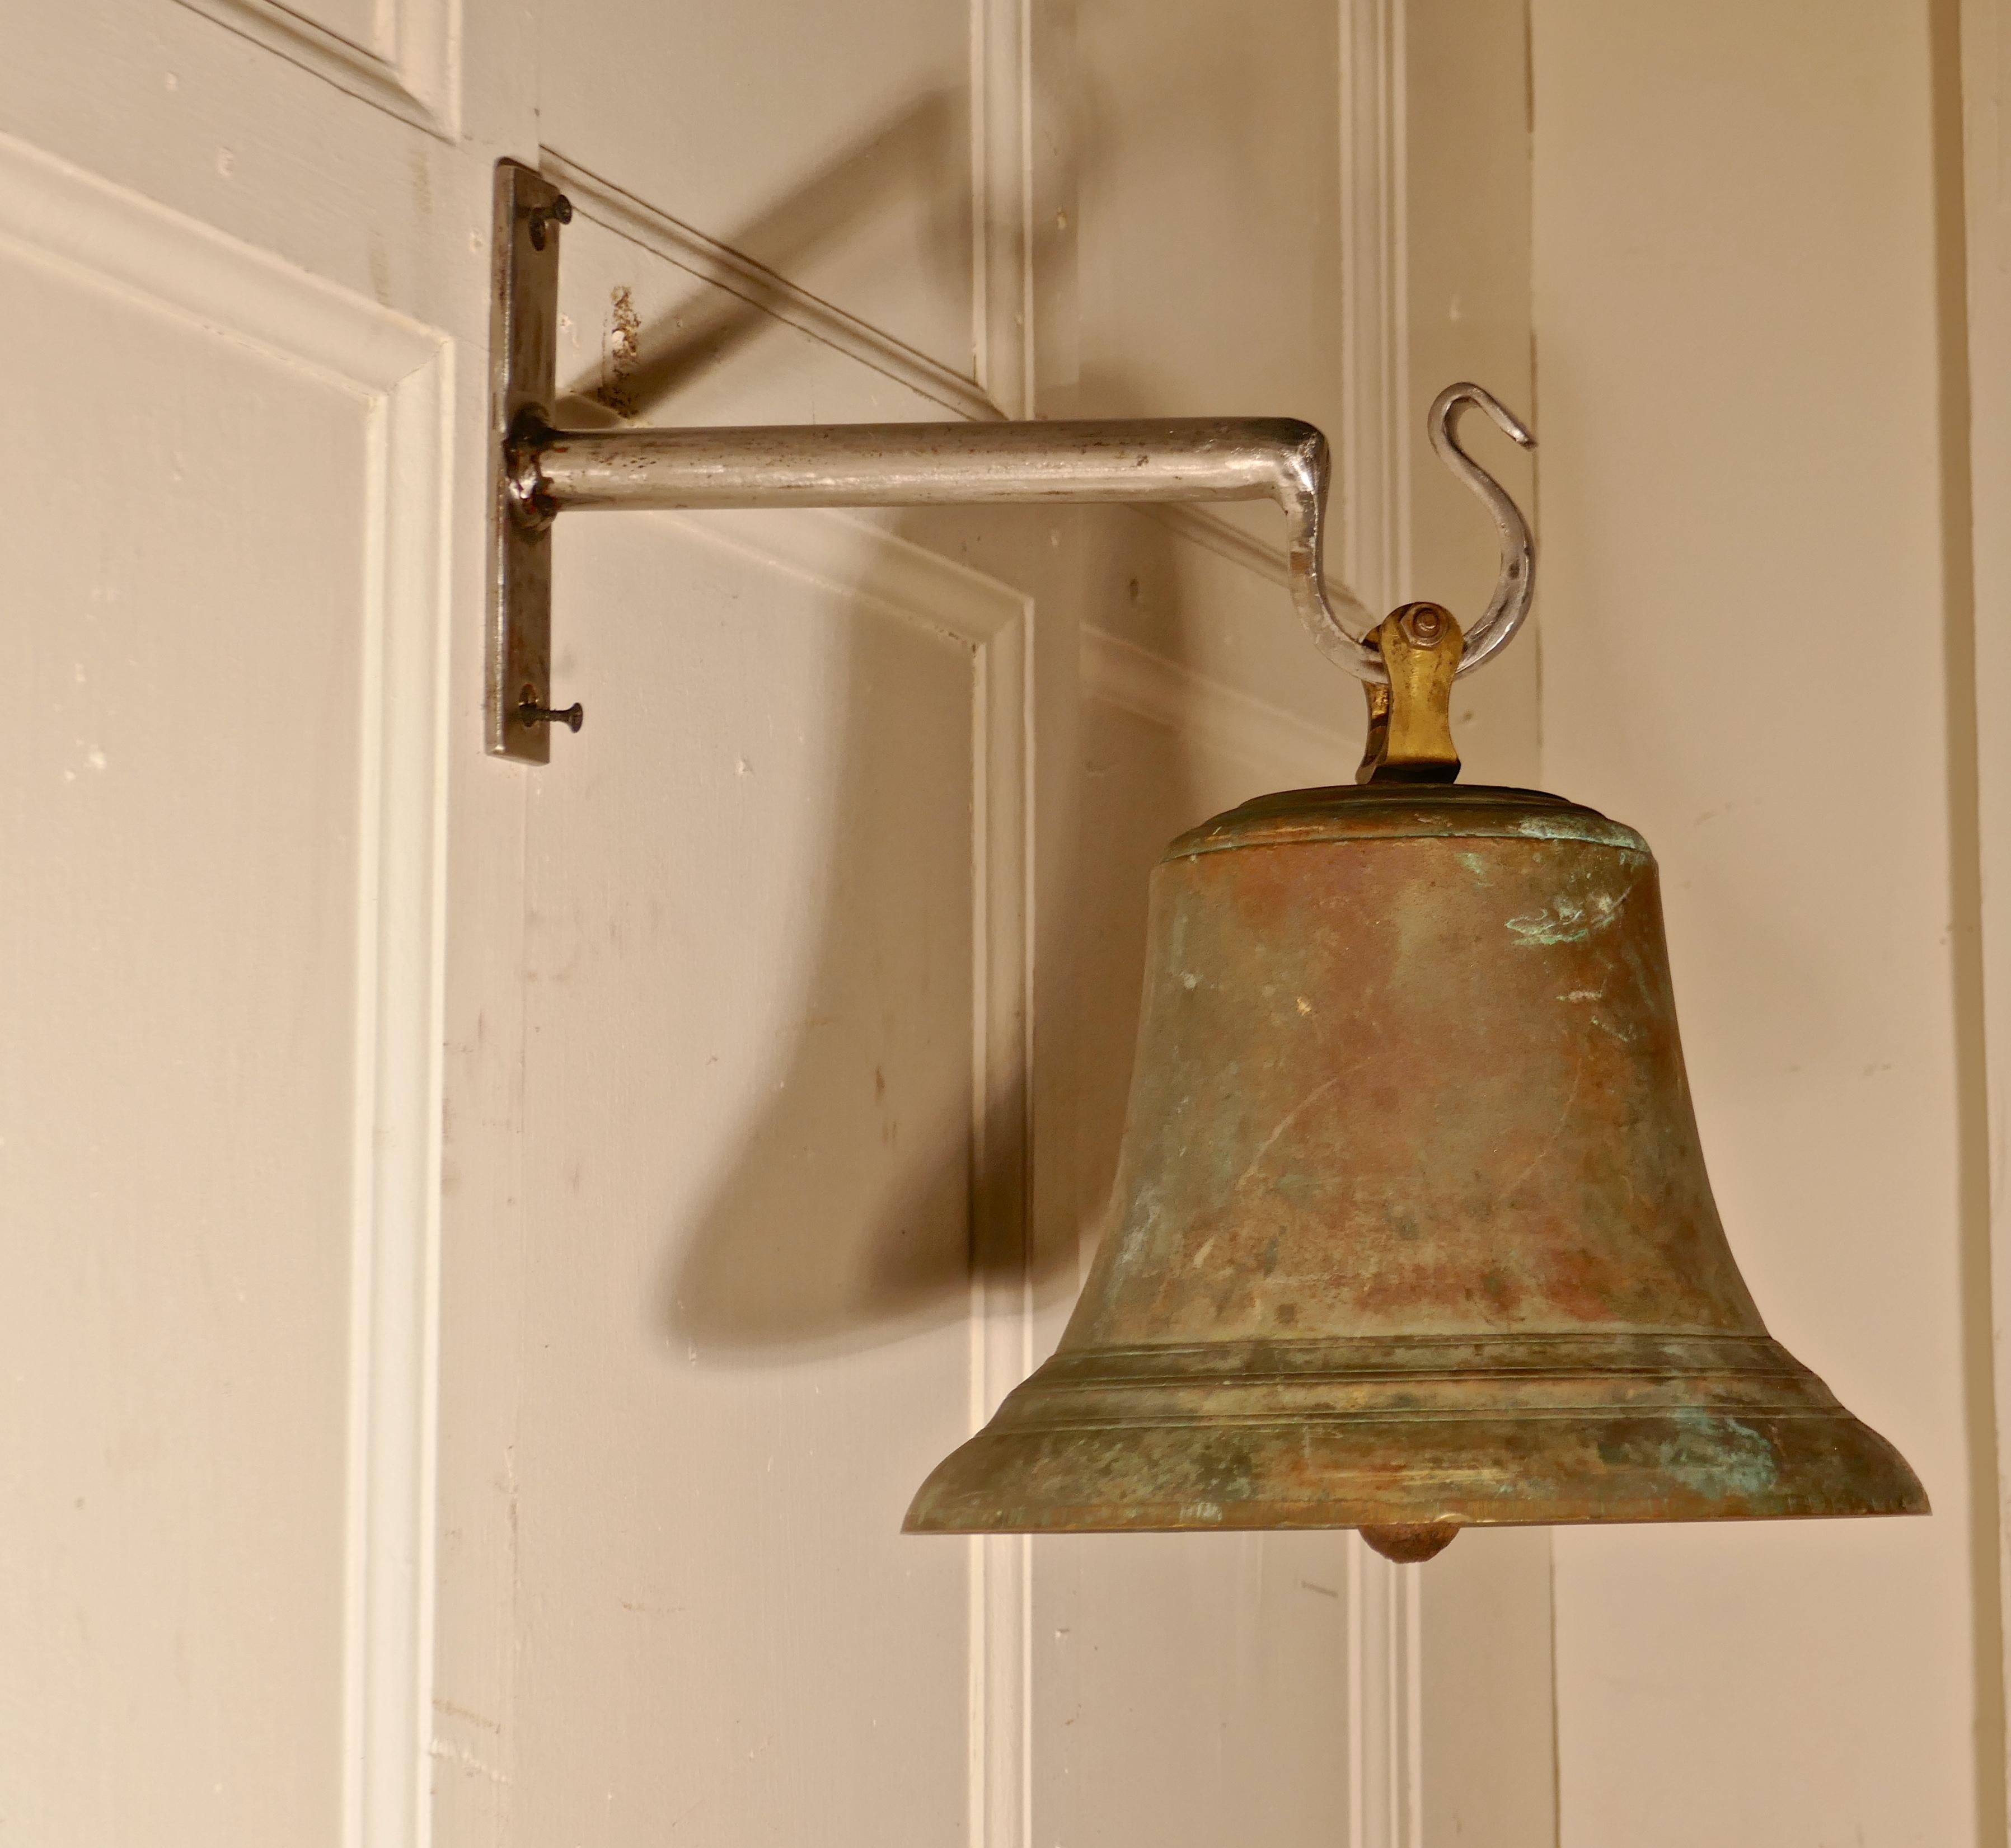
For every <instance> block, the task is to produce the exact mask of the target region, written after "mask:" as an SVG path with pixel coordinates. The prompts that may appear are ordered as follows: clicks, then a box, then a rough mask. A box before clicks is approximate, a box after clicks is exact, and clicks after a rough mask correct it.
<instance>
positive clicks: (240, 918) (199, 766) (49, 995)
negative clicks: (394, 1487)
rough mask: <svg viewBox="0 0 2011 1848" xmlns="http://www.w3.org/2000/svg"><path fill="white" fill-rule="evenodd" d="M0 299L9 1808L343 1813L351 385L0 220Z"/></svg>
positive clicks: (0, 991) (353, 607) (2, 1589)
mask: <svg viewBox="0 0 2011 1848" xmlns="http://www.w3.org/2000/svg"><path fill="white" fill-rule="evenodd" d="M204 248H206V247H194V246H192V247H191V260H198V259H200V258H201V255H202V250H203V249H204ZM0 324H4V325H5V327H6V329H7V330H8V336H7V340H6V343H5V347H4V351H0V379H4V382H5V383H4V390H5V395H6V398H7V401H8V402H9V404H10V406H11V407H12V415H13V416H14V418H16V420H17V421H18V424H19V426H20V428H22V429H34V430H35V431H37V437H36V440H35V446H36V451H37V460H36V465H35V466H34V468H29V469H23V470H20V471H18V472H17V473H16V478H15V479H14V480H13V482H12V486H11V487H10V490H9V495H10V505H9V519H8V525H9V540H8V582H7V595H6V598H5V605H4V614H0V621H4V623H5V628H6V632H7V646H6V655H7V659H8V661H9V664H10V679H11V685H10V689H9V696H8V706H9V738H10V749H9V768H8V772H7V774H6V776H5V779H4V783H0V790H4V793H0V853H4V855H5V860H6V863H7V864H8V865H9V867H11V868H12V870H13V871H12V878H11V879H10V888H11V892H12V896H11V897H10V899H9V902H8V903H7V904H6V905H5V906H4V907H0V1017H4V1018H5V1020H6V1023H7V1027H6V1036H7V1056H6V1057H5V1059H4V1060H0V1191H4V1195H5V1199H6V1201H7V1202H8V1205H7V1211H6V1220H5V1223H6V1227H7V1230H6V1233H5V1236H4V1237H0V1352H4V1354H5V1356H6V1360H5V1368H4V1370H0V1378H4V1380H5V1387H4V1391H5V1398H6V1401H7V1409H6V1412H5V1422H6V1425H7V1427H8V1430H9V1437H8V1440H7V1442H6V1444H5V1447H4V1449H3V1450H0V1635H4V1636H5V1638H6V1639H7V1642H6V1654H7V1658H8V1671H7V1673H6V1674H5V1676H3V1677H0V1736H4V1737H5V1739H6V1740H7V1741H8V1744H7V1747H6V1749H5V1751H4V1752H0V1817H4V1818H5V1821H6V1825H7V1828H8V1829H9V1832H12V1833H14V1834H17V1835H18V1836H19V1837H20V1839H22V1840H23V1841H24V1842H25V1841H47V1842H55V1841H58V1840H61V1841H65V1842H69V1841H77V1842H82V1841H94V1842H116V1841H132V1842H137V1841H142V1840H147V1841H168V1840H176V1841H191V1842H193V1841H198V1840H200V1841H217V1842H224V1841H230V1842H273V1843H278V1842H287V1843H300V1844H314V1843H329V1844H333V1843H335V1842H336V1841H337V1840H338V1839H340V1829H341V1807H342V1798H341V1786H342V1782H343V1745H342V1740H343V1646H344V1610H345V1601H344V1598H345V1594H344V1581H345V1569H346V1565H345V1556H346V1551H347V1544H346V1528H347V1469H348V1460H347V1459H348V1451H347V1445H348V1440H349V1395H350V1387H351V1351H350V1350H351V1264H352V1248H353V1224H354V1202H353V1199H352V1184H353V1181H354V1153H355V1146H354V1145H355V1127H354V1125H355V1120H356V1096H357V1085H358V1076H359V1074H358V1059H357V1051H356V1020H357V1013H358V981H359V973H360V972H359V968H358V956H357V949H356V945H357V942H358V928H359V909H358V907H359V888H358V864H359V859H360V856H361V851H362V849H363V845H364V843H363V842H361V840H360V839H359V825H360V820H361V814H362V812H363V807H364V800H365V790H364V787H363V781H362V777H361V749H362V739H363V723H362V718H363V711H364V707H365V699H366V696H367V694H368V686H367V684H366V679H365V666H366V661H367V658H368V652H369V650H368V636H367V633H366V621H365V612H366V583H367V578H366V565H367V562H368V561H367V557H366V536H365V529H366V521H365V493H364V489H365V482H366V479H367V469H368V464H369V459H370V457H369V445H368V437H369V432H368V427H367V411H366V407H365V401H364V400H363V398H362V397H361V396H358V395H353V394H351V393H347V392H345V391H343V390H340V389H338V388H336V386H333V385H331V384H330V383H329V382H328V381H327V380H326V378H325V377H317V376H312V375H310V374H308V373H307V372H302V371H297V370H294V369H290V368H289V367H288V366H287V365H284V364H283V363H281V362H279V361H276V360H273V359H271V358H267V357H265V356H263V355H262V354H259V353H258V352H256V351H254V350H252V349H251V348H250V347H247V346H246V345H245V344H243V343H242V342H240V341H238V340H233V339H230V338H226V337H225V336H222V335H220V334H219V333H216V332H215V331H213V330H212V329H207V328H204V327H201V326H197V325H195V324H194V323H193V322H189V321H186V320H183V319H180V318H179V317H176V316H173V315H169V314H167V313H166V312H155V310H153V309H152V308H149V307H148V306H146V305H144V304H142V303H140V302H137V301H134V300H132V299H130V298H128V297H122V296H118V295H114V294H111V293H109V292H101V291H99V290H97V289H95V288H94V287H91V286H89V285H87V284H85V283H80V282H79V281H77V280H74V279H73V276H72V275H71V273H70V272H64V271H59V270H56V269H43V268H41V267H40V266H39V265H37V264H35V263H34V262H28V261H26V260H23V259H22V258H19V257H18V256H15V255H9V256H8V257H7V258H5V261H4V262H0Z"/></svg>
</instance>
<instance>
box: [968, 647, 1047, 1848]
mask: <svg viewBox="0 0 2011 1848" xmlns="http://www.w3.org/2000/svg"><path fill="white" fill-rule="evenodd" d="M1031 627H1032V625H1031V622H1030V619H1029V618H1027V617H1026V616H1020V617H1019V618H1016V619H1014V620H1013V621H1009V622H1008V623H1007V624H1006V625H1005V626H1004V627H1003V628H1000V629H998V630H997V631H996V632H994V633H993V634H992V635H991V636H989V637H988V639H986V640H984V641H983V642H982V643H980V644H979V646H977V649H976V650H975V651H974V657H973V707H974V711H973V720H974V724H973V736H974V739H975V741H976V743H977V750H976V751H975V752H974V753H973V757H974V758H975V762H974V763H973V789H974V792H975V799H974V802H973V815H972V849H973V851H972V861H973V865H972V874H973V878H972V890H973V900H974V910H975V913H976V915H975V917H973V942H974V943H975V945H976V946H977V958H976V961H977V969H976V970H975V972H974V980H973V998H974V999H975V1002H976V1007H975V1010H974V1011H975V1014H976V1019H975V1020H974V1022H973V1034H972V1045H973V1049H974V1051H975V1053H976V1058H975V1059H974V1064H975V1066H976V1067H977V1069H976V1070H975V1071H974V1072H973V1080H974V1082H973V1098H974V1100H975V1102H976V1109H975V1111H974V1113H973V1115H974V1117H975V1120H974V1122H973V1125H972V1174H973V1212H972V1216H971V1223H972V1258H973V1265H972V1284H971V1288H972V1305H971V1387H972V1390H971V1406H970V1416H971V1428H972V1430H977V1428H978V1426H981V1425H982V1424H983V1423H984V1421H985V1420H986V1419H988V1418H990V1417H991V1414H992V1413H993V1412H995V1410H996V1409H997V1408H998V1403H999V1401H1001V1400H1002V1399H1003V1398H1005V1394H1007V1393H1008V1392H1009V1391H1011V1390H1012V1389H1013V1387H1015V1386H1016V1385H1017V1384H1018V1383H1020V1381H1021V1380H1023V1379H1024V1378H1025V1377H1026V1376H1027V1373H1029V1372H1030V1371H1031V1369H1032V1367H1033V1360H1034V1357H1033V1348H1032V1343H1033V1317H1032V1301H1031V1293H1030V1272H1029V1266H1028V1259H1029V1255H1030V1254H1029V1244H1028V1241H1029V1236H1030V1226H1029V1223H1028V1204H1029V1199H1030V1187H1029V1175H1028V1171H1027V1163H1028V1157H1029V1155H1030V1147H1029V1140H1028V1134H1027V1127H1028V1126H1027V1099H1028V1074H1029V1069H1030V1062H1029V1057H1028V1052H1029V1049H1028V1037H1029V1031H1030V1024H1031V1018H1032V1013H1031V995H1030V976H1031V967H1030V924H1031V919H1032V892H1031V878H1030V860H1029V855H1028V831H1029V828H1030V822H1031V815H1030V802H1029V789H1028V784H1027V776H1028V757H1027V748H1026V742H1027V731H1028V716H1029V715H1028V710H1027V700H1028V696H1029V685H1030V683H1029V678H1028V675H1027V653H1028V647H1029V643H1030V634H1031ZM966 1544H967V1545H968V1547H969V1548H970V1555H971V1559H970V1572H971V1587H972V1589H971V1637H970V1660H971V1840H972V1842H973V1843H974V1844H978V1843H981V1844H983V1845H984V1848H1023V1844H1025V1843H1027V1841H1028V1840H1030V1830H1031V1828H1032V1811H1031V1803H1030V1780H1031V1764H1030V1757H1029V1753H1030V1724H1029V1720H1030V1714H1029V1707H1030V1701H1031V1700H1032V1694H1033V1687H1032V1662H1031V1643H1032V1589H1033V1588H1032V1575H1031V1572H1030V1558H1029V1548H1030V1540H1029V1539H1028V1537H1027V1536H1026V1535H1023V1534H996V1535H988V1536H981V1537H979V1538H976V1539H973V1540H970V1541H969V1542H967V1543H966Z"/></svg>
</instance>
